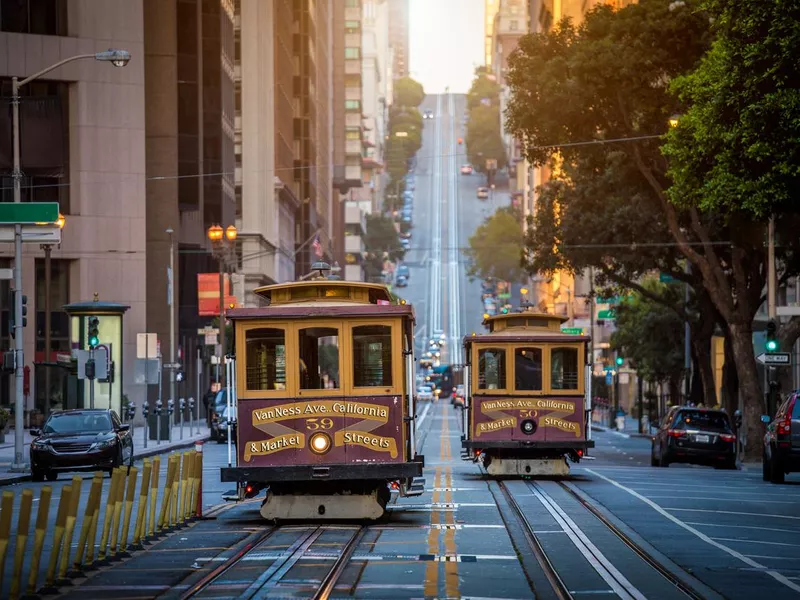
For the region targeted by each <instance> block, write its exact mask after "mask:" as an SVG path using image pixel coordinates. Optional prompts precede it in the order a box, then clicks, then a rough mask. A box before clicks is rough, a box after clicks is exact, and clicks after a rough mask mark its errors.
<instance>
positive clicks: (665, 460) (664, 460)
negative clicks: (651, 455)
mask: <svg viewBox="0 0 800 600" xmlns="http://www.w3.org/2000/svg"><path fill="white" fill-rule="evenodd" d="M658 466H659V467H668V466H669V455H668V454H667V453H666V452H665V451H664V449H663V448H662V449H661V457H660V459H659V462H658Z"/></svg>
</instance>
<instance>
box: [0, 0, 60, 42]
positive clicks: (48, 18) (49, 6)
mask: <svg viewBox="0 0 800 600" xmlns="http://www.w3.org/2000/svg"><path fill="white" fill-rule="evenodd" d="M0 31H7V32H9V33H35V34H39V35H67V0H0Z"/></svg>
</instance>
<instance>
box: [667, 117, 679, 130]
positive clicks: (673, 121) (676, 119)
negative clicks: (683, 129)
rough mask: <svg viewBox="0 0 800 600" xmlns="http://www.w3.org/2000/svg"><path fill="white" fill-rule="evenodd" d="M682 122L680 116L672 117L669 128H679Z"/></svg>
mask: <svg viewBox="0 0 800 600" xmlns="http://www.w3.org/2000/svg"><path fill="white" fill-rule="evenodd" d="M680 122H681V116H680V115H672V116H671V117H670V118H669V126H670V127H677V126H678V123H680Z"/></svg>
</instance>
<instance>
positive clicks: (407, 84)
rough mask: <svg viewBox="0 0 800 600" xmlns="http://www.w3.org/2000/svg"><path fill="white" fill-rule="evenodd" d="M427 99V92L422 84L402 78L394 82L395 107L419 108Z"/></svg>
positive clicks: (408, 78) (409, 78)
mask: <svg viewBox="0 0 800 600" xmlns="http://www.w3.org/2000/svg"><path fill="white" fill-rule="evenodd" d="M424 99H425V90H424V88H423V87H422V84H421V83H419V82H418V81H415V80H413V79H411V77H401V78H400V79H396V80H395V82H394V105H395V106H413V107H416V106H419V105H420V104H422V101H423V100H424Z"/></svg>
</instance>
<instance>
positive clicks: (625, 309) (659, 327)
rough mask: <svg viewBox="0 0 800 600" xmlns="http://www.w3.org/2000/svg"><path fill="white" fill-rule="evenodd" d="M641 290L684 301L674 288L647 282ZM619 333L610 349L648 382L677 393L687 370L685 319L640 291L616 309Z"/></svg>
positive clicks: (657, 282) (651, 281)
mask: <svg viewBox="0 0 800 600" xmlns="http://www.w3.org/2000/svg"><path fill="white" fill-rule="evenodd" d="M642 287H643V288H644V289H646V290H648V291H650V292H652V293H653V294H656V295H659V296H661V297H663V298H665V299H668V300H669V301H672V302H673V303H674V304H676V305H677V304H680V303H681V301H682V299H681V295H680V292H679V291H678V290H677V289H676V287H675V286H669V285H665V284H663V283H660V282H659V281H658V280H657V279H653V278H651V279H646V280H644V281H643V282H642ZM616 327H617V329H616V331H614V333H613V334H612V335H611V347H612V348H614V349H615V350H618V351H619V352H620V354H622V355H623V356H624V357H625V358H626V359H629V360H630V361H631V363H632V365H633V367H634V368H635V369H636V372H637V374H638V375H639V376H640V377H642V378H644V379H645V381H649V382H653V383H664V382H668V383H669V388H670V393H671V394H677V392H678V390H679V387H680V380H681V377H682V376H683V371H684V356H683V353H684V349H683V320H682V319H681V318H680V317H679V316H678V314H677V313H676V312H675V311H673V310H670V309H669V308H668V307H667V306H665V305H664V303H663V302H654V301H653V300H651V299H650V298H649V297H647V296H644V295H642V294H640V293H638V292H634V293H633V297H632V299H626V300H624V301H623V302H621V303H620V304H619V305H617V307H616Z"/></svg>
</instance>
